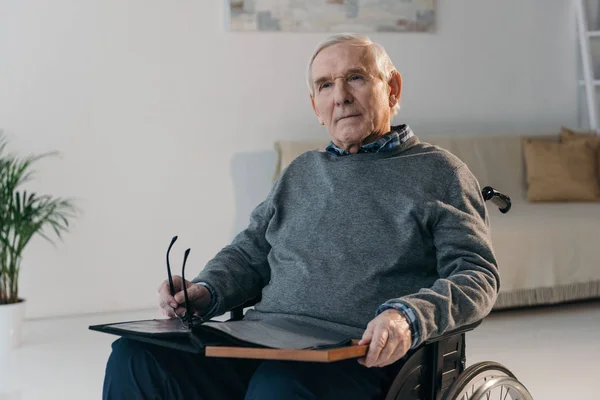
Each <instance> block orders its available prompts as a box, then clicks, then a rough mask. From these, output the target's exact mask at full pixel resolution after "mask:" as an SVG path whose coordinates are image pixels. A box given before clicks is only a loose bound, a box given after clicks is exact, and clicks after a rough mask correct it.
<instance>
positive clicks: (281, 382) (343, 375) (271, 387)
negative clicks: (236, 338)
mask: <svg viewBox="0 0 600 400" xmlns="http://www.w3.org/2000/svg"><path fill="white" fill-rule="evenodd" d="M399 368H400V362H398V363H396V364H394V365H391V366H388V367H385V368H366V367H363V366H362V365H360V364H359V363H358V362H357V361H356V360H355V359H354V360H345V361H338V362H334V363H312V362H295V361H271V360H267V361H264V360H246V359H233V358H205V357H199V356H197V355H194V354H191V353H186V352H181V351H177V350H172V349H168V348H165V347H159V346H155V345H150V344H146V343H141V342H137V341H134V340H131V339H123V338H121V339H118V340H116V341H115V342H114V343H113V345H112V353H111V355H110V357H109V359H108V363H107V365H106V375H105V379H104V387H103V395H102V398H103V399H106V400H116V399H217V400H221V399H225V400H229V399H232V400H233V399H256V400H258V399H261V400H262V399H269V400H270V399H273V400H276V399H285V400H289V399H382V398H383V397H384V395H385V393H386V391H387V389H388V388H389V386H390V385H391V384H392V381H393V379H394V377H395V375H396V373H397V371H398V370H399Z"/></svg>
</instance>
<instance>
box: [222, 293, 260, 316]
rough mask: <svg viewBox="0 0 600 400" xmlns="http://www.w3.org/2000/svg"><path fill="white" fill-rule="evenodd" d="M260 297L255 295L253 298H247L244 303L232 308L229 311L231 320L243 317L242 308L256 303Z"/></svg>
mask: <svg viewBox="0 0 600 400" xmlns="http://www.w3.org/2000/svg"><path fill="white" fill-rule="evenodd" d="M260 299H261V296H258V297H255V298H253V299H250V300H248V301H247V302H245V303H244V304H242V305H240V306H237V307H234V308H232V309H231V310H230V311H229V312H230V314H231V320H233V321H239V320H241V319H242V318H243V317H244V309H245V308H248V307H252V306H253V305H255V304H257V303H258V302H259V301H260Z"/></svg>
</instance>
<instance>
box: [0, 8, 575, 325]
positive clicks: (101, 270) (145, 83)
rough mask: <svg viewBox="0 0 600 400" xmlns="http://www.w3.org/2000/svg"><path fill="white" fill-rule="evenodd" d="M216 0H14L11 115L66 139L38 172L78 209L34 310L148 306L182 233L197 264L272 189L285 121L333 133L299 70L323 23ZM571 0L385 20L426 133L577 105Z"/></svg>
mask: <svg viewBox="0 0 600 400" xmlns="http://www.w3.org/2000/svg"><path fill="white" fill-rule="evenodd" d="M222 3H223V2H222V1H216V0H195V1H191V0H178V1H164V0H103V1H99V0H97V1H81V0H53V1H51V2H50V1H42V0H3V1H2V2H0V128H3V129H4V130H5V132H6V133H7V134H8V136H9V138H10V139H11V143H12V149H14V150H18V151H20V152H42V151H48V150H59V151H61V152H62V154H63V158H62V159H60V160H48V161H45V162H44V163H43V164H40V168H41V169H40V173H39V175H38V176H39V179H38V180H37V181H36V183H35V185H33V187H34V188H35V189H36V190H39V191H40V192H50V193H52V194H56V195H63V196H75V197H77V198H78V199H79V201H80V205H81V207H82V208H83V211H84V214H83V215H82V217H81V218H80V219H79V220H78V221H77V223H76V224H75V226H74V228H73V230H72V232H71V233H70V234H69V235H67V236H66V239H65V241H64V242H63V243H59V244H58V246H57V247H56V248H54V247H52V246H51V245H49V244H47V243H46V242H44V241H41V240H36V241H35V242H33V243H32V245H31V246H30V247H29V248H28V249H27V250H26V253H25V258H24V260H23V265H22V268H23V272H22V279H21V295H22V296H23V297H25V298H26V299H27V301H28V309H27V315H28V317H42V316H51V315H63V314H74V313H84V312H98V311H104V310H121V309H131V308H143V307H153V306H154V305H155V300H156V287H157V286H158V284H159V282H161V281H162V280H163V279H164V278H165V275H166V273H165V266H164V265H165V264H164V252H165V250H166V246H167V245H168V243H169V240H170V239H171V236H172V235H174V234H178V235H179V236H180V240H179V242H178V244H177V246H176V247H175V249H174V250H175V251H174V255H175V257H174V264H175V265H176V269H177V270H178V269H179V263H180V260H181V258H182V254H183V250H184V249H185V248H186V247H188V246H189V247H191V248H192V253H191V256H190V260H189V261H190V262H189V264H188V266H189V271H190V272H189V274H190V275H194V274H195V273H197V272H198V271H199V270H200V269H201V268H202V267H203V265H204V264H205V262H206V261H208V260H209V259H210V258H211V257H212V256H213V255H214V254H215V253H216V252H217V251H218V250H219V249H220V248H221V247H222V246H224V245H225V244H227V243H228V242H229V241H230V239H231V238H232V235H233V234H234V232H236V231H237V230H238V229H240V227H241V226H242V225H243V223H244V222H245V221H246V218H247V216H248V213H249V211H250V210H251V208H252V207H253V206H254V205H255V204H257V203H258V202H259V201H260V199H261V198H262V196H264V195H265V193H266V191H267V190H268V186H269V181H270V179H271V177H272V173H273V164H274V162H275V158H274V155H273V153H272V148H273V143H274V141H276V140H279V139H302V138H313V139H314V138H322V137H325V135H326V132H325V131H324V130H323V129H322V128H321V127H320V125H318V123H317V121H316V119H315V118H314V116H313V114H312V110H311V108H310V105H309V102H308V96H307V93H306V90H305V86H304V74H305V65H306V61H307V58H308V57H309V55H310V53H311V52H312V50H313V48H314V46H315V45H316V44H317V42H318V41H319V40H321V39H322V38H324V37H325V34H317V33H315V34H307V33H303V34H289V33H229V32H225V31H224V13H225V7H224V5H223V4H222ZM574 24H575V19H574V13H573V10H572V7H571V4H570V2H568V1H565V0H528V1H522V0H503V1H496V0H485V1H483V0H452V1H449V0H447V1H440V2H439V24H438V30H437V32H436V33H435V34H377V35H373V36H372V37H373V38H374V39H375V40H377V41H379V42H380V43H382V44H383V45H384V46H385V47H386V48H387V49H388V51H389V53H390V54H391V56H392V58H393V60H394V61H395V63H396V64H397V67H398V68H399V70H400V72H401V73H402V74H403V77H404V81H405V89H404V96H403V102H402V105H403V106H402V107H403V108H402V110H401V112H400V114H399V116H398V117H397V121H396V122H408V123H409V124H411V126H412V127H413V129H414V130H415V132H416V133H417V134H419V135H425V136H426V135H431V134H458V133H468V134H492V133H513V132H547V131H557V130H558V129H559V128H560V125H562V124H566V125H574V124H575V123H576V122H577V92H576V80H577V69H576V66H577V63H576V55H577V53H576V37H575V25H574Z"/></svg>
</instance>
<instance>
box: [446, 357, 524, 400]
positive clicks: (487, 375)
mask: <svg viewBox="0 0 600 400" xmlns="http://www.w3.org/2000/svg"><path fill="white" fill-rule="evenodd" d="M443 400H532V397H531V394H530V393H529V392H528V391H527V389H526V388H525V386H524V385H523V384H521V383H520V382H519V381H518V380H517V378H516V377H515V375H514V374H513V373H512V372H510V371H509V370H508V369H507V368H506V367H505V366H503V365H502V364H499V363H496V362H492V361H484V362H481V363H477V364H474V365H472V366H470V367H469V368H467V369H466V370H464V371H463V372H462V373H461V374H460V375H459V377H458V379H457V380H456V381H455V382H454V383H453V384H452V386H451V387H450V388H449V389H448V391H447V392H446V393H445V395H444V397H443Z"/></svg>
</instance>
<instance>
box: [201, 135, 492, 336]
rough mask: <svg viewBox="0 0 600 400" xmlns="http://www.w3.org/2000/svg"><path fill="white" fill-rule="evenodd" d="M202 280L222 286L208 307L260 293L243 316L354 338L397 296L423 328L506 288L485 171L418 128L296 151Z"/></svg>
mask: <svg viewBox="0 0 600 400" xmlns="http://www.w3.org/2000/svg"><path fill="white" fill-rule="evenodd" d="M194 282H206V283H207V284H209V285H210V286H211V288H212V289H213V290H214V292H215V297H216V300H217V303H216V309H215V311H214V312H213V313H212V314H213V315H209V316H207V317H209V318H210V317H212V316H215V315H221V314H223V313H225V312H227V311H229V310H230V309H232V308H233V307H236V306H238V305H240V304H242V303H244V302H246V301H247V300H249V299H251V298H254V297H256V296H257V295H261V294H262V300H261V302H260V303H259V304H257V305H256V307H255V309H254V310H249V311H248V312H247V313H246V317H245V318H247V319H251V320H261V319H269V318H287V319H292V320H298V321H302V322H305V323H308V324H315V325H317V326H320V327H324V328H327V329H331V330H334V331H337V332H340V333H344V334H347V335H352V336H353V337H356V338H360V337H361V336H362V333H363V331H364V329H365V328H366V325H367V324H368V322H369V321H370V320H372V319H373V318H374V317H375V312H376V310H377V308H378V306H380V305H381V304H383V303H385V302H387V301H394V302H400V303H402V304H404V305H406V306H408V307H410V308H411V309H412V310H414V312H415V314H416V316H417V323H418V326H419V330H420V332H421V340H427V339H428V338H430V337H432V336H438V335H441V334H443V333H444V332H446V331H448V330H452V329H455V328H458V327H460V326H461V325H464V324H469V323H472V322H475V321H477V320H479V319H482V318H483V317H485V316H486V315H487V314H488V313H489V312H490V310H491V308H492V306H493V304H494V302H495V299H496V295H497V292H498V289H499V276H498V268H497V263H496V259H495V257H494V253H493V249H492V244H491V241H490V235H489V221H488V214H487V209H486V206H485V204H484V200H483V197H482V195H481V190H480V187H479V184H478V182H477V181H476V179H475V178H474V176H473V175H472V173H471V172H470V171H469V169H468V168H467V166H466V165H465V164H464V163H462V162H461V161H460V160H459V159H458V158H456V157H455V156H453V155H452V154H450V153H449V152H447V151H445V150H442V149H440V148H439V147H436V146H432V145H429V144H426V143H421V142H419V140H418V139H417V138H416V137H413V138H412V139H410V140H409V141H407V142H406V143H404V144H402V145H401V146H400V147H399V148H398V149H396V150H392V151H389V152H385V153H363V154H355V155H350V156H345V157H335V156H332V155H330V154H328V153H325V152H320V151H317V150H315V151H309V152H306V153H304V154H303V155H301V156H300V157H298V158H296V159H295V160H294V161H293V162H292V163H291V164H290V165H289V166H288V167H287V168H286V170H285V171H284V172H283V173H282V175H281V176H280V178H279V179H278V180H277V182H276V183H275V184H274V186H273V188H272V190H271V192H270V194H269V195H268V197H267V198H266V199H265V201H263V202H262V203H261V204H259V205H258V206H257V207H256V209H255V210H254V211H253V213H252V215H251V217H250V223H249V226H248V227H247V228H246V229H245V230H244V231H242V232H240V233H239V234H238V235H237V236H236V237H235V239H234V240H233V242H232V243H231V245H229V246H226V247H225V248H223V249H222V250H221V251H220V252H219V253H218V254H217V255H216V256H215V257H214V258H213V259H212V260H211V261H209V262H208V264H207V265H206V267H205V268H204V269H203V270H202V271H201V272H200V274H199V275H198V276H197V277H196V278H195V279H194Z"/></svg>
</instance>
